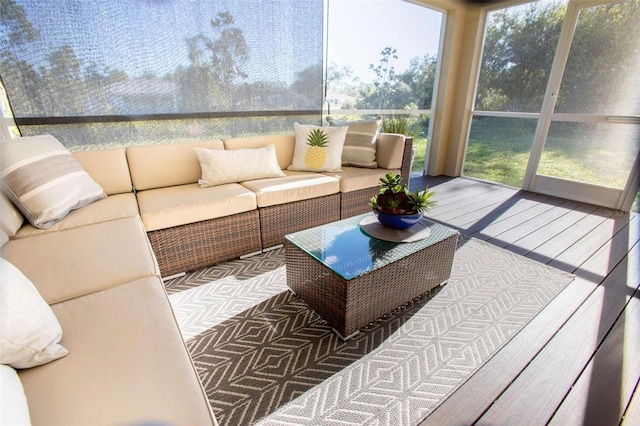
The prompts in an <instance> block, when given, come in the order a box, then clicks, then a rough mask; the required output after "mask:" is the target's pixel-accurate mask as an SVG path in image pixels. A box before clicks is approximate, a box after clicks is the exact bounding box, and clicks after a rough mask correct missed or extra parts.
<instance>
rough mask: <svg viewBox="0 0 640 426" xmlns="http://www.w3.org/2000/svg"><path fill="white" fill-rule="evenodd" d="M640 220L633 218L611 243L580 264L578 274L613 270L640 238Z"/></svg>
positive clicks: (603, 272)
mask: <svg viewBox="0 0 640 426" xmlns="http://www.w3.org/2000/svg"><path fill="white" fill-rule="evenodd" d="M638 222H639V221H638V220H635V219H632V220H631V221H630V222H629V224H628V226H626V227H624V228H622V229H621V230H620V231H619V232H618V233H616V235H615V236H614V238H612V239H611V244H604V245H603V246H602V247H600V248H599V249H598V251H597V252H596V253H595V254H594V255H593V256H591V257H590V258H589V259H588V260H587V261H586V262H584V263H583V264H582V265H580V269H579V270H577V271H576V275H579V276H581V277H586V278H589V277H590V276H591V275H592V274H594V275H595V274H598V275H600V276H602V277H604V276H606V274H607V273H608V271H610V270H612V269H613V267H614V266H615V265H616V264H617V263H618V262H620V260H622V258H623V257H624V256H625V254H626V253H627V252H628V251H629V250H630V249H631V247H633V246H634V245H636V243H637V242H638V239H640V224H639V223H638Z"/></svg>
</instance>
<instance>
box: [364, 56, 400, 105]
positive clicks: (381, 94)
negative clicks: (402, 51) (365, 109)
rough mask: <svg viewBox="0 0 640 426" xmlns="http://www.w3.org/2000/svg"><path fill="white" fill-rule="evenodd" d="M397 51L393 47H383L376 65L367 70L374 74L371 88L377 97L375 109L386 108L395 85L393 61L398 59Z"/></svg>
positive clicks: (371, 65)
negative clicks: (372, 87) (373, 88)
mask: <svg viewBox="0 0 640 426" xmlns="http://www.w3.org/2000/svg"><path fill="white" fill-rule="evenodd" d="M397 53H398V50H397V49H395V48H393V47H385V48H384V49H382V51H381V52H380V56H381V58H380V62H379V63H378V65H374V64H370V65H369V69H370V70H371V71H373V72H374V73H375V74H376V78H375V80H374V81H373V86H374V87H375V90H376V95H377V106H376V107H377V109H382V108H386V107H387V102H388V100H389V96H390V95H391V93H392V92H393V90H394V88H395V85H396V84H397V76H396V69H395V67H394V66H393V60H395V59H398V55H397Z"/></svg>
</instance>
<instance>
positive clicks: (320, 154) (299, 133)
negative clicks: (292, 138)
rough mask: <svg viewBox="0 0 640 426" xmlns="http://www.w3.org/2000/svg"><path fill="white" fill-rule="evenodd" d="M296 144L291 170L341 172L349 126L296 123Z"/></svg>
mask: <svg viewBox="0 0 640 426" xmlns="http://www.w3.org/2000/svg"><path fill="white" fill-rule="evenodd" d="M294 129H295V133H296V144H295V147H294V150H293V162H292V163H291V165H290V166H289V167H288V169H289V170H302V171H307V172H341V171H342V148H343V147H344V140H345V138H346V136H347V130H348V127H347V126H342V127H321V126H314V125H311V124H299V123H294Z"/></svg>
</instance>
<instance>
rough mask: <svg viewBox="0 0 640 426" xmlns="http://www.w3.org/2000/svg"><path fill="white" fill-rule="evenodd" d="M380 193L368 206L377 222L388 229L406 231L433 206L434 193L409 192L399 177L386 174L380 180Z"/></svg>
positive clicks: (427, 190)
mask: <svg viewBox="0 0 640 426" xmlns="http://www.w3.org/2000/svg"><path fill="white" fill-rule="evenodd" d="M378 186H380V193H378V195H376V196H374V197H373V198H371V201H370V202H369V204H370V205H371V207H372V208H373V213H374V214H375V216H376V217H377V219H378V221H379V222H380V223H381V224H382V225H383V226H386V227H388V228H393V229H407V228H409V227H411V226H413V225H415V224H416V223H418V222H419V221H420V219H421V218H422V216H423V214H424V212H426V211H427V210H429V209H430V208H431V207H433V206H434V205H435V202H434V201H433V200H432V199H431V197H433V195H434V192H433V191H429V188H428V187H427V188H425V189H424V190H422V191H410V190H409V189H408V188H407V186H406V185H404V184H403V183H402V177H401V176H400V175H396V174H393V173H391V172H389V173H387V174H386V175H385V176H384V177H382V178H380V183H379V184H378Z"/></svg>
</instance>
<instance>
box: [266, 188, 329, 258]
mask: <svg viewBox="0 0 640 426" xmlns="http://www.w3.org/2000/svg"><path fill="white" fill-rule="evenodd" d="M258 210H259V211H260V233H261V235H262V247H263V248H269V247H273V246H277V245H280V244H282V243H284V236H285V235H286V234H290V233H292V232H297V231H301V230H303V229H307V228H312V227H314V226H319V225H324V224H325V223H330V222H334V221H336V220H339V219H340V194H339V193H337V194H331V195H325V196H323V197H318V198H311V199H309V200H302V201H295V202H292V203H287V204H280V205H277V206H269V207H260V208H259V209H258Z"/></svg>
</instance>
